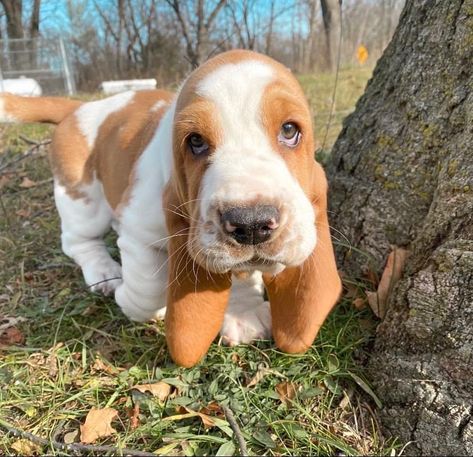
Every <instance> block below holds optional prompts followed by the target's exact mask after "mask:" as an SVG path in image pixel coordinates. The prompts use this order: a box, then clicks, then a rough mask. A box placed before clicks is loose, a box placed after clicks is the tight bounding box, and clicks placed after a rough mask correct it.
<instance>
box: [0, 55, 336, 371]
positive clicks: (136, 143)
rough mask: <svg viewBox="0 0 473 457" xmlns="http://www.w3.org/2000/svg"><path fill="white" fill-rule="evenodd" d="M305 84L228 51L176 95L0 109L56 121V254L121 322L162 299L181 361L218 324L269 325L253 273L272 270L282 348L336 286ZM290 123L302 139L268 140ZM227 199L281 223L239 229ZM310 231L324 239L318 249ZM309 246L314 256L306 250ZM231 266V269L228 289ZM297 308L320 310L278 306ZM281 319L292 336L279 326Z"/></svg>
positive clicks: (232, 334) (315, 322)
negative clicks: (113, 238)
mask: <svg viewBox="0 0 473 457" xmlns="http://www.w3.org/2000/svg"><path fill="white" fill-rule="evenodd" d="M301 94H302V93H301V91H300V88H299V87H298V85H297V83H295V82H294V78H293V77H292V76H291V75H290V74H289V73H288V72H287V70H285V69H284V68H283V67H282V66H280V65H279V64H277V63H275V62H274V61H272V60H270V59H268V58H266V57H263V56H260V55H258V54H255V53H251V52H245V51H233V52H229V53H225V54H223V55H221V56H218V57H217V58H215V59H213V60H211V61H210V62H208V63H207V64H205V65H204V66H203V67H201V69H199V70H198V71H196V72H194V73H193V74H192V75H191V76H190V77H189V78H188V80H187V81H186V83H185V84H184V85H183V87H182V88H181V90H180V92H179V94H178V95H177V96H174V95H173V94H171V93H169V92H166V91H160V90H156V91H143V92H137V93H134V92H125V93H122V94H118V95H115V96H113V97H109V98H107V99H103V100H99V101H94V102H89V103H83V104H81V103H80V102H76V101H71V100H67V99H48V98H43V99H27V98H22V97H15V96H12V95H8V94H4V95H2V96H0V119H1V120H7V121H23V122H24V121H28V122H38V121H40V122H41V121H42V122H53V123H56V124H58V127H57V128H56V130H55V134H54V137H53V142H52V147H51V165H52V170H53V174H54V195H55V200H56V205H57V208H58V211H59V213H60V216H61V227H62V247H63V250H64V252H65V253H66V254H67V255H69V256H70V257H72V258H73V259H74V260H75V261H76V262H77V263H78V264H79V265H80V266H81V268H82V271H83V274H84V278H85V280H86V282H87V284H89V285H91V286H92V289H93V290H97V291H102V292H104V293H106V294H107V293H111V292H113V291H114V292H115V299H116V301H117V303H118V304H119V305H120V307H121V308H122V310H123V312H124V313H125V314H126V315H127V316H128V317H130V318H131V319H134V320H139V321H142V320H147V319H150V318H153V317H162V316H163V315H164V310H165V307H166V304H168V305H170V306H169V307H168V308H169V309H168V315H167V319H166V320H167V322H166V326H167V330H166V331H167V338H168V342H169V345H170V349H171V353H172V355H173V357H174V358H175V359H176V361H177V362H178V363H181V364H183V365H192V364H193V363H195V362H196V361H197V360H198V359H199V358H200V357H201V356H202V355H203V353H205V351H206V350H207V347H208V344H210V342H211V340H212V339H213V337H214V336H215V332H216V331H218V330H219V329H221V334H222V336H223V338H224V340H226V341H227V342H229V343H231V344H237V343H240V342H249V341H251V340H253V339H255V338H267V337H269V336H270V334H271V316H270V311H269V304H268V303H266V302H264V301H263V288H264V286H263V278H262V274H261V271H265V272H266V273H267V274H269V275H268V279H267V280H265V281H266V286H267V287H268V291H269V293H270V297H271V295H273V297H274V298H273V299H271V302H272V303H271V305H272V314H273V320H274V319H275V323H276V329H275V331H276V334H275V338H276V340H277V342H278V339H279V342H278V343H279V345H280V346H285V347H283V349H286V350H289V351H290V352H294V351H299V350H303V349H304V348H306V347H308V345H310V344H311V338H312V339H313V337H314V336H315V333H316V332H317V329H318V327H319V326H320V324H321V323H322V322H323V320H324V319H325V316H326V314H327V313H328V311H329V310H330V308H331V307H332V306H333V304H334V303H335V300H336V298H337V297H338V294H339V290H340V283H339V279H338V276H337V275H336V268H335V263H334V259H333V251H332V247H331V241H330V237H329V235H328V236H327V234H328V226H327V222H326V210H325V191H326V183H325V178H324V176H323V172H322V171H321V170H320V167H319V166H318V165H316V164H315V165H314V162H313V158H312V150H313V143H312V140H311V135H312V132H311V125H310V124H311V120H310V116H309V111H308V108H307V104H306V102H305V100H304V98H303V96H301ZM301 97H302V98H301ZM274 111H278V113H277V116H276V117H278V116H279V117H278V118H277V119H276V118H273V117H275V116H274ZM279 118H280V120H278V119H279ZM288 121H293V122H297V125H299V126H301V130H302V129H303V130H302V132H303V133H302V135H303V136H302V138H303V140H300V143H301V144H300V145H299V144H296V145H295V146H294V147H293V146H290V147H286V146H285V142H286V140H285V139H284V138H283V139H282V140H281V139H280V137H278V138H279V139H276V137H277V135H278V134H277V132H278V131H279V129H280V125H281V124H282V123H283V122H286V123H287V122H288ZM273 131H274V132H275V135H276V137H274V140H273V135H274V133H273ZM194 132H197V133H198V136H199V137H201V138H205V142H204V144H205V145H207V147H208V149H206V150H205V151H204V152H205V154H201V153H200V152H198V154H197V153H195V150H194V149H192V146H188V141H189V138H190V137H191V136H192V135H194ZM281 145H282V146H281ZM190 149H192V154H191V153H190ZM292 149H294V150H292ZM196 151H200V150H199V149H197V150H196ZM200 155H201V156H202V157H201V156H200ZM314 166H315V167H318V168H315V169H314V170H313V167H314ZM314 185H315V186H316V187H317V189H318V190H317V189H316V188H313V186H314ZM310 189H313V190H310ZM312 192H313V193H312ZM314 204H317V205H320V206H319V208H316V207H314V206H313V205H314ZM235 208H236V209H239V208H257V209H258V208H272V211H276V213H277V221H276V220H275V219H274V218H272V217H271V218H270V221H269V219H268V221H269V222H268V223H267V224H266V225H265V226H264V227H263V228H264V230H263V232H264V236H265V237H266V238H267V237H269V240H268V241H266V238H265V240H264V242H261V243H260V242H258V243H257V242H256V241H255V240H253V239H251V241H250V242H248V241H247V240H245V241H241V239H240V238H237V236H236V231H237V230H240V229H238V228H234V225H232V224H237V223H236V222H233V220H232V222H231V223H230V222H228V221H225V223H223V219H224V216H225V215H226V214H234V213H235ZM255 211H256V210H255ZM258 211H259V209H258V210H257V211H256V213H255V212H253V213H251V214H257V213H258ZM268 217H269V216H268ZM316 217H317V224H318V225H319V228H318V229H317V230H316V229H315V226H314V224H316V221H315V218H316ZM268 224H269V225H268ZM237 225H238V224H237ZM110 226H112V227H113V228H114V229H115V230H116V231H117V233H118V235H119V237H118V247H119V249H120V256H121V266H120V265H119V264H118V263H116V262H115V261H114V260H113V259H112V258H111V257H110V255H109V253H108V252H107V250H106V247H105V245H104V242H103V235H104V234H105V233H106V232H107V231H108V230H109V228H110ZM228 227H230V228H228ZM235 227H236V226H235ZM238 227H239V225H238ZM244 227H245V228H244V230H247V232H248V230H250V229H248V225H245V226H244ZM252 227H253V226H252ZM268 227H269V228H268ZM251 230H253V232H251V234H252V236H253V235H254V236H256V232H255V230H256V229H254V228H252V229H251ZM258 230H259V231H260V232H261V233H262V229H261V230H260V229H258ZM268 231H269V235H268ZM247 232H245V236H246V235H247V234H248V233H247ZM258 233H259V232H258ZM317 238H318V239H319V240H318V244H319V245H320V246H319V247H318V248H315V249H314V246H315V245H316V242H317ZM317 249H319V255H318V256H316V257H314V260H310V258H309V260H310V262H309V260H306V259H308V257H309V256H310V255H314V252H315V251H316V250H317ZM308 262H309V263H308ZM320 262H322V263H320ZM317 263H320V265H322V266H320V265H319V266H317ZM305 264H307V265H308V266H307V267H306V268H308V271H312V273H310V275H313V269H314V268H315V269H316V270H317V269H318V270H317V276H316V277H315V279H314V281H313V282H312V283H310V285H308V286H307V287H306V289H307V291H309V292H307V293H312V292H311V291H312V290H313V289H314V287H315V288H317V291H319V289H320V288H321V287H322V283H324V282H325V287H326V288H327V290H326V291H322V292H317V293H320V294H321V295H322V299H321V303H322V304H321V305H320V306H322V308H320V309H319V310H317V306H318V305H317V304H316V303H314V304H313V305H311V304H310V303H309V302H308V299H307V298H304V297H302V295H300V294H305V293H306V292H304V291H303V292H300V291H299V289H298V285H299V283H301V284H302V283H303V282H304V281H306V280H310V278H309V277H308V278H306V279H304V278H302V279H301V278H300V277H299V278H297V277H296V276H295V275H301V271H299V265H305ZM294 268H296V269H297V270H294V272H292V273H291V271H292V270H293V269H294ZM283 270H284V273H281V271H283ZM242 271H245V272H248V273H246V274H243V275H242V274H240V272H242ZM232 272H236V273H237V275H236V276H235V275H234V276H233V286H232V292H231V296H230V299H228V295H227V292H228V291H229V287H230V284H231V282H232V281H231V279H230V277H229V276H228V275H230V274H231V273H232ZM294 281H295V282H294ZM319 283H320V284H319ZM282 284H285V285H284V290H282ZM303 287H305V286H303ZM294 294H295V295H294ZM293 295H294V296H293ZM298 296H300V297H302V298H300V300H299V299H297V297H298ZM294 297H295V298H294ZM312 299H313V300H316V299H317V297H312ZM294 300H296V301H300V302H301V305H300V304H299V303H297V304H296V305H293V304H292V303H291V302H292V301H294ZM227 301H228V302H229V306H228V308H227V305H226V303H227ZM285 302H287V304H286V305H284V303H285ZM306 302H308V303H306ZM304 303H305V304H304ZM222 306H223V308H222ZM281 306H283V308H281V309H280V310H278V311H275V310H276V309H278V308H279V307H281ZM298 306H303V307H304V306H307V307H309V308H310V306H313V312H315V313H316V314H317V316H316V317H314V316H312V317H308V316H311V314H310V313H309V314H307V313H308V312H309V308H307V310H306V309H305V308H304V311H303V313H301V315H300V316H297V315H296V316H294V315H290V314H289V315H287V316H286V315H285V313H287V312H289V313H291V308H292V313H293V314H297V313H298ZM225 310H226V312H225ZM223 313H225V317H223ZM281 316H282V318H281ZM294 319H295V320H294ZM304 319H305V320H306V321H304ZM283 321H285V322H283ZM292 321H294V323H293V324H291V322H292ZM281 325H283V326H284V325H289V328H290V333H291V332H292V333H294V332H295V333H296V334H292V335H291V336H289V337H287V336H285V335H286V330H285V329H284V331H283V332H282V333H278V332H281V328H279V327H281ZM291 326H292V327H291ZM298 327H300V330H297V328H298ZM305 332H308V335H309V336H307V337H306V336H304V334H305ZM298 333H299V334H298ZM278 335H279V336H278ZM287 338H289V339H287ZM294 338H295V339H294ZM286 341H287V342H286ZM297 341H300V343H298V342H297ZM281 342H283V343H282V344H281Z"/></svg>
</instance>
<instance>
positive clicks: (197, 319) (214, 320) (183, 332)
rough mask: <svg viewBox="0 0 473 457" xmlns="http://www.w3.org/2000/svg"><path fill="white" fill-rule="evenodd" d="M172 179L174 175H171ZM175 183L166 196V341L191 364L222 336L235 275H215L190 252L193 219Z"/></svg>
mask: <svg viewBox="0 0 473 457" xmlns="http://www.w3.org/2000/svg"><path fill="white" fill-rule="evenodd" d="M171 180H172V178H171ZM182 203H183V202H181V200H180V199H179V198H178V195H177V191H176V189H175V188H174V186H173V185H172V184H170V183H169V184H168V185H167V187H166V190H165V193H164V197H163V208H164V213H165V215H166V225H167V228H168V233H169V237H170V238H169V244H168V255H169V269H168V271H169V277H168V289H167V310H166V318H165V326H166V340H167V343H168V348H169V352H170V353H171V357H172V359H173V360H174V362H176V363H177V364H178V365H181V366H184V367H191V366H193V365H195V364H196V363H197V362H198V361H199V360H200V359H201V358H202V357H203V356H204V355H205V353H206V352H207V350H208V349H209V347H210V344H211V343H212V341H213V340H214V339H215V338H216V336H217V335H218V332H219V331H220V329H221V327H222V323H223V317H224V314H225V310H226V307H227V304H228V300H229V297H230V287H231V274H230V273H226V274H214V273H210V272H208V271H206V270H205V269H204V268H203V267H201V266H200V265H197V264H196V263H195V261H194V259H192V258H191V257H190V255H189V252H188V249H187V243H188V240H189V232H190V226H189V218H188V217H187V216H186V214H185V213H183V212H182V211H183V210H182V208H183V206H182Z"/></svg>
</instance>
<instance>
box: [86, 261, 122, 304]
mask: <svg viewBox="0 0 473 457" xmlns="http://www.w3.org/2000/svg"><path fill="white" fill-rule="evenodd" d="M82 272H83V274H84V279H85V282H86V283H87V284H88V286H89V289H90V290H91V291H92V292H99V293H102V294H103V295H110V294H112V293H113V292H114V291H115V289H116V288H117V287H118V286H119V285H120V284H121V283H122V279H121V277H122V267H121V266H120V264H118V263H117V262H115V261H114V260H113V259H111V258H110V257H109V258H107V257H102V258H99V259H96V260H95V261H93V262H90V263H89V264H87V265H86V266H84V267H83V268H82Z"/></svg>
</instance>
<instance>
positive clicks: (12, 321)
mask: <svg viewBox="0 0 473 457" xmlns="http://www.w3.org/2000/svg"><path fill="white" fill-rule="evenodd" d="M25 321H26V319H25V318H24V317H21V316H20V317H8V316H3V317H0V331H2V330H5V329H7V328H10V327H15V325H16V324H19V323H20V322H25Z"/></svg>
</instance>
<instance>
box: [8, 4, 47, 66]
mask: <svg viewBox="0 0 473 457" xmlns="http://www.w3.org/2000/svg"><path fill="white" fill-rule="evenodd" d="M0 4H1V5H2V7H3V11H4V13H5V17H6V25H7V27H6V29H7V36H8V39H9V48H10V52H11V53H12V56H13V57H12V58H13V60H14V65H15V66H16V67H17V68H18V69H22V68H23V67H24V65H25V64H29V65H31V64H34V62H35V60H36V47H35V46H33V47H32V48H27V47H25V45H24V43H23V42H21V41H17V40H20V39H21V38H37V37H38V35H39V20H40V9H41V0H33V3H32V5H31V6H32V7H31V14H30V17H29V20H28V21H27V23H24V22H23V13H24V9H23V0H0ZM10 40H11V41H10Z"/></svg>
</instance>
